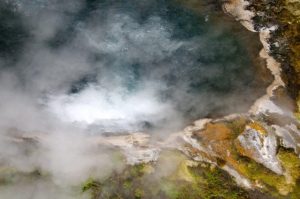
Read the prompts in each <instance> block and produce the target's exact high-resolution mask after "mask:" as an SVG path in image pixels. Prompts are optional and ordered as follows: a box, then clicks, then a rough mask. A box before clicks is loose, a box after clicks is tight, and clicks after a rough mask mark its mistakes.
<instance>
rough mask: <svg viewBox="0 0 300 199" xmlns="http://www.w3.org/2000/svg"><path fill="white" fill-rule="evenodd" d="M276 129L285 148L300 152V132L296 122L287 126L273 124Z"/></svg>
mask: <svg viewBox="0 0 300 199" xmlns="http://www.w3.org/2000/svg"><path fill="white" fill-rule="evenodd" d="M272 127H273V128H274V129H275V133H276V135H277V136H278V137H279V138H280V142H281V143H280V144H281V145H282V146H283V147H285V148H291V149H294V151H295V153H297V154H298V155H299V153H300V145H299V141H300V134H299V130H298V129H297V127H295V125H294V124H291V125H286V126H283V127H281V126H278V125H272Z"/></svg>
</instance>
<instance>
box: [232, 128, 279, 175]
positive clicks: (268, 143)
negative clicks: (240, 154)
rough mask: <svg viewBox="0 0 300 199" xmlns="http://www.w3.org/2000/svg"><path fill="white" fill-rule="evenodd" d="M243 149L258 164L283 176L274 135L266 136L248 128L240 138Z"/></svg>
mask: <svg viewBox="0 0 300 199" xmlns="http://www.w3.org/2000/svg"><path fill="white" fill-rule="evenodd" d="M237 140H238V141H239V143H240V145H241V147H243V148H244V149H245V151H246V152H247V153H248V154H246V155H249V156H251V158H252V159H254V160H255V161H256V162H258V163H261V164H263V165H264V166H265V167H267V168H268V169H270V170H272V171H273V172H275V173H277V174H279V175H281V174H283V169H282V167H281V164H280V162H279V160H278V159H277V157H276V151H277V146H278V144H277V140H276V136H275V135H274V134H272V133H270V132H269V133H267V134H266V135H264V134H262V133H261V132H259V131H257V130H256V129H253V128H251V127H250V126H246V129H245V131H244V132H243V133H242V134H241V135H239V136H238V138H237Z"/></svg>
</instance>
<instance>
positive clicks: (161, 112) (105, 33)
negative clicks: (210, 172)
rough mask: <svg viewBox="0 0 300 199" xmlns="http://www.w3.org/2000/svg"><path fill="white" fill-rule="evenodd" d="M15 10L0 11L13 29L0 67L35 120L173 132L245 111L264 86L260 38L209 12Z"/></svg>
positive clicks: (105, 2)
mask: <svg viewBox="0 0 300 199" xmlns="http://www.w3.org/2000/svg"><path fill="white" fill-rule="evenodd" d="M14 2H15V3H14V4H13V3H12V5H10V6H5V5H2V8H1V9H2V10H5V11H6V12H7V13H10V14H11V15H12V16H13V18H11V17H10V18H8V17H7V16H6V15H4V14H2V15H1V20H2V21H4V22H5V21H6V20H14V23H13V24H14V26H13V27H10V29H9V31H11V32H7V31H8V28H7V27H6V25H5V23H1V26H2V27H1V28H2V29H3V31H1V32H0V35H2V34H3V35H4V36H5V37H4V38H5V42H9V41H10V40H11V41H16V42H12V43H13V44H14V45H7V46H8V48H9V49H10V50H9V51H5V52H7V53H6V55H5V57H4V58H3V59H4V60H5V61H4V62H5V63H7V64H6V65H8V66H9V67H10V68H11V69H10V70H13V71H14V73H15V74H17V75H16V77H17V79H18V81H19V83H20V84H21V85H22V88H21V90H25V92H26V93H29V94H30V96H31V97H32V96H34V98H33V99H34V100H35V101H36V104H37V106H38V107H39V109H40V110H43V114H46V115H50V116H51V117H53V118H56V119H58V120H60V121H62V122H64V123H68V124H72V125H78V126H81V127H82V126H84V127H86V128H88V129H89V130H90V131H91V132H95V133H99V132H100V133H101V132H127V131H146V132H154V131H158V132H172V131H177V130H180V129H182V128H183V127H184V126H186V125H187V124H189V123H190V122H192V121H193V120H195V119H199V118H203V117H218V116H222V115H226V114H229V113H236V112H246V111H247V110H248V109H249V107H250V106H251V105H252V104H253V102H254V101H255V100H256V99H257V98H258V97H260V96H261V95H263V93H264V92H265V88H266V86H267V84H268V83H269V81H270V78H268V73H267V72H266V71H265V68H264V63H263V61H262V60H260V59H259V58H258V56H259V50H260V49H261V46H260V44H259V40H258V35H256V34H254V33H250V32H249V31H247V30H245V28H244V27H242V26H241V25H240V24H239V23H238V22H235V21H234V20H233V19H231V18H230V17H229V16H226V15H225V14H223V13H222V10H221V8H220V7H219V5H216V3H214V4H213V3H212V4H209V2H204V3H203V5H202V4H201V3H200V4H199V5H198V7H192V8H191V7H190V6H189V5H188V2H189V1H187V2H185V3H180V2H177V1H172V0H127V1H121V0H114V1H112V0H93V1H92V0H90V1H88V0H87V1H78V2H76V3H74V2H73V3H59V1H57V2H56V1H25V0H24V1H14ZM16 38H18V40H16ZM3 41H4V40H3ZM16 49H18V50H16ZM20 49H21V50H20ZM1 52H2V51H1ZM50 116H49V117H50Z"/></svg>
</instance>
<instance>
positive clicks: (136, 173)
mask: <svg viewBox="0 0 300 199" xmlns="http://www.w3.org/2000/svg"><path fill="white" fill-rule="evenodd" d="M164 155H171V156H173V158H174V157H175V156H176V155H177V156H178V159H177V160H176V161H178V162H172V163H173V164H175V165H176V168H175V169H171V170H172V172H171V173H168V175H160V174H157V173H156V171H159V170H163V169H162V168H161V167H163V166H166V165H162V164H159V163H157V164H140V165H133V166H128V167H127V168H126V169H125V170H124V171H123V172H122V173H119V174H117V173H116V174H114V175H112V176H111V177H110V178H109V179H106V180H104V181H102V182H101V181H98V182H97V181H95V180H92V179H88V180H87V181H86V183H85V184H84V185H83V189H82V190H84V191H89V192H91V193H92V194H91V198H92V199H96V197H99V198H166V199H184V198H190V199H199V198H200V199H201V198H203V199H206V198H226V199H227V198H228V199H234V198H248V196H249V194H248V193H247V191H245V190H243V189H242V188H240V187H238V186H237V184H236V183H235V181H234V179H232V177H231V176H230V175H229V174H227V173H226V172H225V171H223V170H221V169H219V168H218V167H214V166H211V165H209V164H206V163H201V164H198V163H195V162H193V161H190V160H188V159H183V158H182V157H183V156H182V154H181V153H179V152H176V151H168V152H166V153H165V154H164ZM164 155H163V156H164ZM171 158H172V157H171ZM147 167H153V169H154V171H153V172H149V170H148V169H145V168H147ZM95 185H97V186H95Z"/></svg>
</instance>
